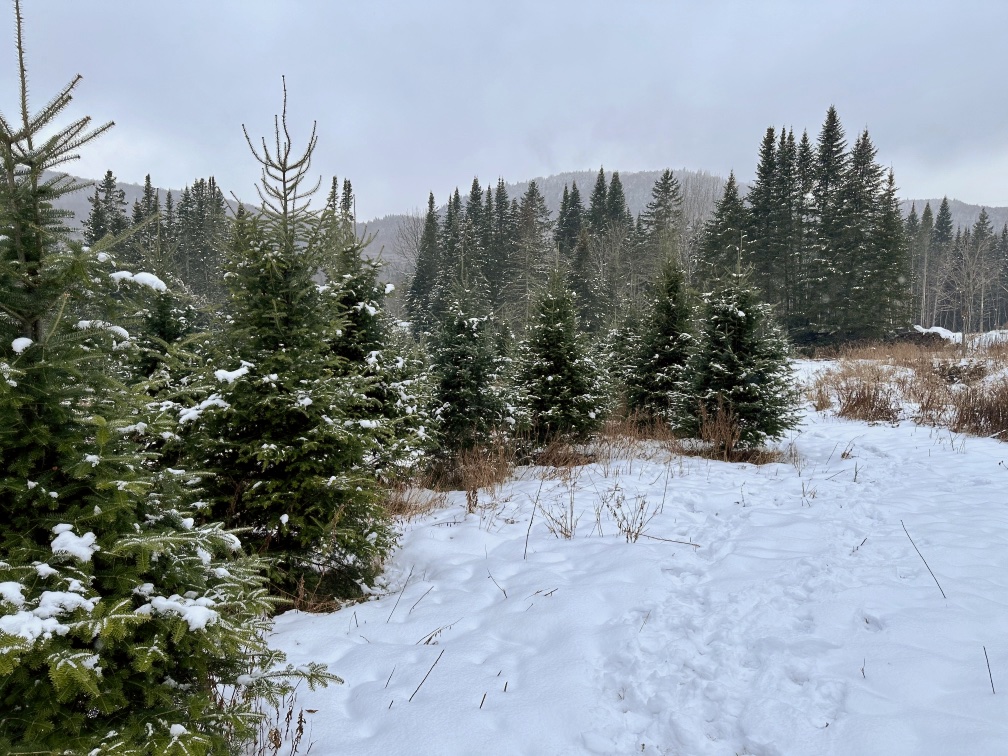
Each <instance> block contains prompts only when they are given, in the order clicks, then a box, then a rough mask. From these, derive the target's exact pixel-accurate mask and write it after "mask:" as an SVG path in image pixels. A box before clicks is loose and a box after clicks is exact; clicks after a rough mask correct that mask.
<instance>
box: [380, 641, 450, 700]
mask: <svg viewBox="0 0 1008 756" xmlns="http://www.w3.org/2000/svg"><path fill="white" fill-rule="evenodd" d="M444 652H445V650H444V649H443V648H442V649H441V653H440V654H438V655H437V659H435V660H434V663H433V664H431V665H430V669H428V670H427V674H426V675H424V676H423V680H421V681H420V685H417V686H416V690H414V691H413V696H415V695H416V694H417V691H419V690H420V686H421V685H423V684H424V683H425V682H427V678H428V677H430V673H431V672H433V671H434V667H436V666H437V663H438V662H439V661H441V657H442V656H444ZM413 696H410V697H409V701H407V702H406V703H410V701H412V700H413ZM389 707H391V704H389Z"/></svg>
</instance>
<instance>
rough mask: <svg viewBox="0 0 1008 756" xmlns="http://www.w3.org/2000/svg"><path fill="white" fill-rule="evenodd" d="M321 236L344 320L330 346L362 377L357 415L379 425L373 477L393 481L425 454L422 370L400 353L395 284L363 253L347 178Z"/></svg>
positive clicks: (329, 205)
mask: <svg viewBox="0 0 1008 756" xmlns="http://www.w3.org/2000/svg"><path fill="white" fill-rule="evenodd" d="M316 237H317V242H316V243H317V244H318V245H319V246H321V247H322V248H325V249H331V250H334V251H335V267H334V268H333V269H331V270H327V271H326V274H327V275H328V276H331V278H330V279H329V280H328V281H326V283H325V284H323V286H322V288H325V289H326V292H325V293H326V294H328V295H330V296H331V297H332V298H333V301H334V304H335V310H336V312H335V314H336V316H337V317H339V318H340V319H341V320H340V322H341V326H340V328H339V330H338V332H337V333H336V336H335V338H334V339H332V340H331V341H330V343H329V347H330V348H331V349H332V351H333V352H334V353H335V354H336V355H337V356H338V357H341V358H343V359H344V360H346V363H347V364H346V367H347V370H348V372H350V373H352V374H353V375H354V376H357V377H359V378H363V379H364V382H365V385H366V389H365V399H366V401H364V402H361V403H360V406H359V407H358V409H359V413H358V414H355V415H353V416H352V418H351V419H353V420H355V421H356V422H357V423H358V424H361V423H363V424H364V425H371V426H374V427H373V428H372V429H373V431H374V441H375V448H374V450H373V452H372V454H370V455H369V459H368V465H369V467H370V468H371V469H372V471H373V474H374V475H375V477H377V478H379V479H382V480H389V479H391V478H393V477H395V476H396V475H397V474H400V473H402V472H405V471H408V470H409V469H410V468H412V467H413V466H414V465H415V464H416V463H417V462H418V461H419V460H420V459H421V458H422V456H423V451H424V446H425V443H424V440H423V430H422V423H423V421H424V415H423V413H421V412H420V411H419V407H420V405H421V402H420V401H419V400H418V398H417V396H416V394H415V390H416V389H415V388H414V384H416V383H417V380H418V374H419V372H420V371H418V370H417V365H416V361H415V360H410V359H407V356H406V354H404V353H403V351H402V350H401V347H405V344H403V343H402V342H401V341H397V340H395V339H394V338H393V334H392V323H391V321H390V320H389V318H388V316H387V314H386V312H385V298H386V296H387V294H389V293H391V292H392V291H393V290H394V289H395V287H394V286H392V285H391V284H383V283H381V282H380V281H379V280H378V277H379V274H380V270H381V267H380V263H378V262H377V261H375V260H372V259H369V258H367V257H365V256H364V250H365V249H366V248H367V246H368V244H370V242H371V238H370V237H368V238H363V239H361V238H358V236H357V233H356V223H355V222H354V219H353V215H352V194H351V193H350V182H349V180H347V179H344V180H343V193H342V197H340V195H339V194H338V192H337V183H336V179H335V178H333V184H332V189H331V191H330V193H329V197H328V199H327V201H326V206H325V208H324V210H323V211H322V215H321V216H320V218H319V227H318V230H317V232H316ZM406 351H407V352H408V350H406Z"/></svg>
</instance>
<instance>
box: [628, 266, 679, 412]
mask: <svg viewBox="0 0 1008 756" xmlns="http://www.w3.org/2000/svg"><path fill="white" fill-rule="evenodd" d="M692 315H693V313H692V307H691V306H690V302H689V295H688V293H687V291H686V285H685V281H684V278H683V274H682V271H681V270H680V268H679V266H678V264H677V263H676V261H675V260H673V259H669V260H668V261H666V263H665V266H664V269H663V270H662V276H661V278H660V280H659V282H658V285H657V286H656V290H655V296H654V299H653V302H652V305H651V311H650V313H649V314H648V318H647V320H646V322H645V324H644V328H643V333H642V335H641V341H640V345H639V347H638V350H637V353H636V354H635V355H634V356H635V358H636V359H635V361H634V363H635V364H634V368H635V369H634V370H633V371H632V372H631V373H630V375H629V377H628V381H627V392H626V401H627V409H628V411H630V412H631V413H639V414H642V415H644V416H645V417H648V418H651V419H660V420H664V421H666V422H669V421H671V420H673V412H674V410H675V408H676V407H678V406H679V404H680V403H681V402H680V399H681V397H680V394H681V392H682V382H683V371H684V369H685V367H686V362H687V360H688V359H689V356H690V353H691V352H692V351H693V348H694V346H695V339H694V337H693V335H692V330H693V326H692Z"/></svg>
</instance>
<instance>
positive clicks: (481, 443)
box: [433, 287, 504, 467]
mask: <svg viewBox="0 0 1008 756" xmlns="http://www.w3.org/2000/svg"><path fill="white" fill-rule="evenodd" d="M491 331H492V327H491V323H490V319H489V318H488V317H487V316H485V315H482V316H481V315H476V314H475V308H474V307H473V305H472V303H471V296H470V294H469V292H466V291H464V290H462V289H461V288H460V287H459V288H457V289H456V291H455V299H454V300H453V302H452V304H451V307H450V310H449V312H448V315H447V317H446V319H445V321H444V322H443V324H442V327H441V330H440V336H439V339H438V341H437V344H436V348H435V351H434V370H433V372H434V387H433V400H434V401H433V406H434V411H433V416H434V418H435V423H436V425H435V428H436V431H437V435H438V443H439V451H440V456H441V459H442V461H443V462H446V463H448V465H449V467H450V465H451V463H453V462H457V461H459V460H460V459H461V458H462V457H463V456H464V455H465V454H466V453H467V452H470V451H472V450H474V449H485V448H486V447H488V446H489V445H490V442H491V436H492V433H493V431H494V430H496V429H497V428H498V427H499V426H500V425H501V424H502V422H503V420H504V404H503V401H502V400H501V397H500V393H499V391H498V389H497V385H496V384H497V382H498V375H497V365H496V363H495V358H494V350H493V344H492V341H491Z"/></svg>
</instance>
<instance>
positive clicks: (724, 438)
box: [678, 280, 798, 455]
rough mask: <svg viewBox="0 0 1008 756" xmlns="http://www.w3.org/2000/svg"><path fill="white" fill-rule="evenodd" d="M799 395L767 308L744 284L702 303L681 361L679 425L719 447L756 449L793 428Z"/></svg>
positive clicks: (783, 344) (735, 282)
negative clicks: (694, 343) (696, 330)
mask: <svg viewBox="0 0 1008 756" xmlns="http://www.w3.org/2000/svg"><path fill="white" fill-rule="evenodd" d="M797 404H798V393H797V390H796V389H795V386H794V383H793V381H792V378H791V367H790V363H789V361H788V344H787V342H786V341H785V339H784V337H783V336H782V335H781V334H780V331H779V330H778V329H777V327H776V326H775V325H774V323H773V322H772V320H771V315H770V311H769V307H768V306H767V305H765V304H762V303H760V302H759V301H758V300H757V298H756V294H755V292H754V291H753V290H752V289H751V288H749V287H748V286H746V285H745V284H744V283H743V282H742V281H739V280H733V281H731V282H729V283H728V284H727V285H726V286H725V287H724V288H722V289H721V290H720V291H717V292H715V293H713V294H711V295H709V296H708V297H707V298H706V301H705V306H704V315H703V332H702V334H701V336H700V343H699V345H698V347H697V349H696V351H695V352H694V353H693V354H692V356H691V357H690V359H689V362H688V363H687V367H686V375H685V380H684V391H683V395H682V400H681V403H680V405H679V412H678V416H679V424H680V426H681V427H682V429H683V430H685V431H686V432H687V433H689V434H691V435H693V436H697V437H703V436H706V437H707V440H710V441H712V442H714V443H715V445H716V446H719V447H721V448H720V451H722V452H724V453H725V454H726V455H730V454H731V452H732V450H733V449H732V448H731V447H735V446H738V447H741V448H754V447H757V446H759V445H761V444H762V443H763V442H764V441H766V440H767V439H774V438H779V437H780V436H781V435H782V434H783V433H784V431H785V430H787V429H788V428H789V427H791V426H792V425H793V423H794V422H795V417H796V410H797Z"/></svg>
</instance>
